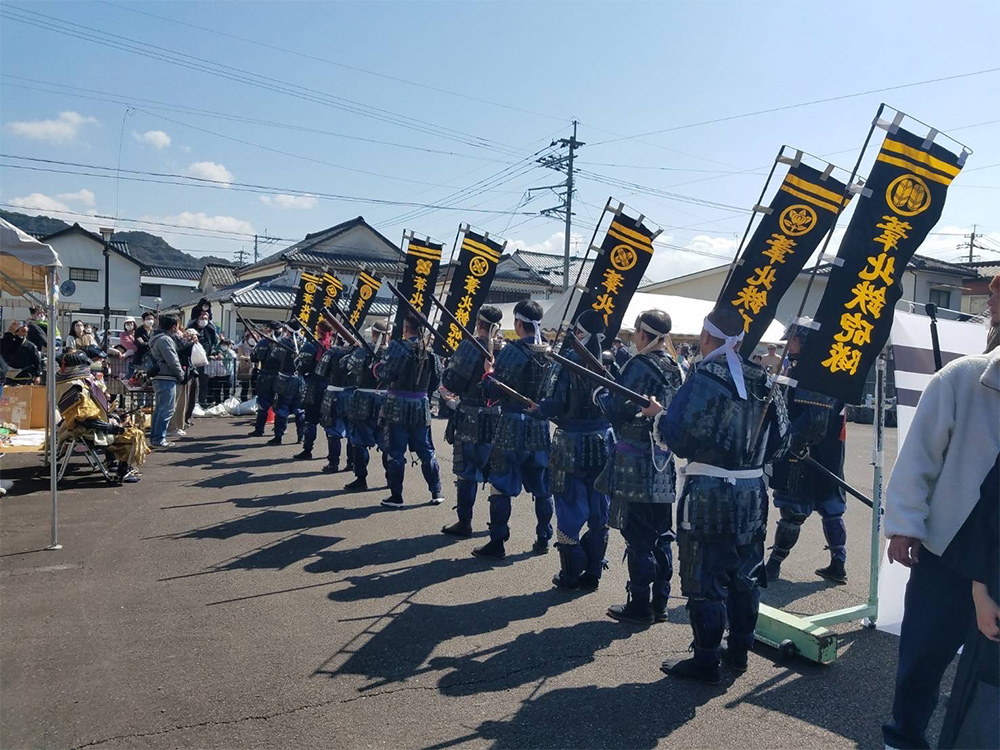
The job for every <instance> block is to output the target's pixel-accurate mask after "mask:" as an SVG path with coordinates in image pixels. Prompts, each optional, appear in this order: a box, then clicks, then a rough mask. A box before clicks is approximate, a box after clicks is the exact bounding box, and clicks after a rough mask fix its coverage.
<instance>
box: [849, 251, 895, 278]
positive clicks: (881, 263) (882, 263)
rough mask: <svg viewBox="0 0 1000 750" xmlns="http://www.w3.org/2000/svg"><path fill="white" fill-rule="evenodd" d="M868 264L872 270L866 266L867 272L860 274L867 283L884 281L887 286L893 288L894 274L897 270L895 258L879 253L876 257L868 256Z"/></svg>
mask: <svg viewBox="0 0 1000 750" xmlns="http://www.w3.org/2000/svg"><path fill="white" fill-rule="evenodd" d="M868 263H869V264H870V265H871V268H869V267H868V266H865V270H863V271H862V272H861V273H859V274H858V276H860V277H861V278H862V279H865V280H866V281H874V280H875V279H882V281H884V282H885V284H886V286H892V272H893V271H894V270H896V259H895V258H893V257H891V256H889V255H886V254H885V253H879V254H878V255H877V256H876V257H872V256H868Z"/></svg>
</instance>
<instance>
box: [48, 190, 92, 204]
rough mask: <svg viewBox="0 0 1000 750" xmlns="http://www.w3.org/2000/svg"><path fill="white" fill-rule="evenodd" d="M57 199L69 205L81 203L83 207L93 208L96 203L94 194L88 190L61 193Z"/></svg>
mask: <svg viewBox="0 0 1000 750" xmlns="http://www.w3.org/2000/svg"><path fill="white" fill-rule="evenodd" d="M56 198H58V199H59V200H61V201H66V202H67V203H79V204H81V205H83V206H93V205H94V201H95V196H94V194H93V193H92V192H91V191H89V190H87V189H86V188H83V189H82V190H77V191H76V192H75V193H60V194H59V195H57V196H56Z"/></svg>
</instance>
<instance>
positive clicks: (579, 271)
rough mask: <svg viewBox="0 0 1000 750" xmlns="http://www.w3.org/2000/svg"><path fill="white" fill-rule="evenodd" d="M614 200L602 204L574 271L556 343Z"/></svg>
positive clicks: (611, 198) (609, 198) (609, 199)
mask: <svg viewBox="0 0 1000 750" xmlns="http://www.w3.org/2000/svg"><path fill="white" fill-rule="evenodd" d="M612 200H614V198H613V197H612V196H610V195H609V196H608V200H607V201H606V202H605V204H604V210H603V211H601V215H600V216H599V217H598V219H597V224H596V225H595V226H594V233H593V234H592V235H591V237H590V242H589V243H588V244H587V251H586V252H585V253H584V255H583V260H582V261H580V267H579V268H578V269H577V271H576V281H574V282H573V286H572V287H570V288H569V289H568V290H567V291H569V299H567V300H566V307H565V309H563V314H562V317H561V318H560V319H559V330H558V331H556V340H557V341H558V339H559V336H561V335H562V332H563V328H564V327H565V326H566V324H567V323H568V322H569V321H568V320H566V316H567V315H569V308H570V307H572V305H573V295H574V294H575V293H576V290H577V289H578V288H579V286H580V277H581V276H582V275H583V269H584V268H586V267H587V261H588V260H590V251H591V249H592V248H593V247H594V241H595V240H596V239H597V232H598V231H599V230H600V228H601V222H602V221H604V215H605V214H606V213H608V211H610V210H611V201H612Z"/></svg>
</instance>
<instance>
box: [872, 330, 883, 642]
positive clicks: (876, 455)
mask: <svg viewBox="0 0 1000 750" xmlns="http://www.w3.org/2000/svg"><path fill="white" fill-rule="evenodd" d="M886 359H887V356H886V350H883V351H882V353H881V354H879V356H878V360H877V361H876V363H875V419H874V421H873V423H872V429H873V431H874V433H875V438H874V442H875V444H874V446H873V447H872V467H873V469H872V538H871V560H870V562H871V571H870V572H869V576H868V607H869V609H870V610H871V614H869V615H868V624H869V625H870V626H872V627H874V626H875V620H876V619H877V618H878V574H879V563H880V562H881V561H882V558H881V552H882V550H881V546H882V545H881V535H880V531H881V527H882V494H883V488H882V472H883V470H884V469H885V376H886V370H887V364H886Z"/></svg>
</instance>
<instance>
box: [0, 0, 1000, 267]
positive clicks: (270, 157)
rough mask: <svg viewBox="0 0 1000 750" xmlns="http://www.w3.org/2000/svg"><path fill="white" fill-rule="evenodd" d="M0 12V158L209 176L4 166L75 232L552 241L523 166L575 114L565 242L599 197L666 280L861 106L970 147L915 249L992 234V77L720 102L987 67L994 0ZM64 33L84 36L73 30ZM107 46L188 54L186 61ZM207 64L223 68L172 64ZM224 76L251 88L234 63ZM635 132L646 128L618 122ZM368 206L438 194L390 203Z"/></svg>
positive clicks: (537, 244)
mask: <svg viewBox="0 0 1000 750" xmlns="http://www.w3.org/2000/svg"><path fill="white" fill-rule="evenodd" d="M2 7H3V8H4V10H5V14H4V17H3V19H2V21H0V72H2V74H3V77H2V78H0V82H2V89H0V94H2V98H0V123H2V129H0V138H2V147H3V152H4V153H5V154H8V155H13V156H17V157H29V158H32V159H49V160H54V161H57V162H74V163H77V164H82V165H93V167H105V168H112V169H113V168H114V167H115V166H116V165H117V164H118V160H119V154H120V159H121V162H120V164H121V168H122V169H123V170H135V171H136V172H140V173H157V174H162V175H190V176H194V177H200V178H202V179H203V180H206V179H207V180H214V181H215V182H214V183H205V182H202V183H200V184H196V183H193V182H191V181H184V182H186V184H184V185H175V184H162V183H160V182H148V181H143V182H135V181H126V180H121V181H120V182H116V180H114V179H105V178H102V177H100V176H97V175H99V174H104V175H109V174H112V173H111V172H108V171H107V170H99V169H94V168H93V167H92V166H86V167H67V166H65V165H62V164H48V163H42V162H37V161H34V162H32V161H25V160H22V159H15V158H10V157H5V158H4V160H3V165H4V166H3V167H2V171H0V178H2V179H0V203H3V204H4V207H5V208H10V207H12V206H19V207H21V208H22V209H24V210H27V211H28V212H34V213H46V214H48V215H57V216H60V217H62V218H66V219H68V220H79V221H81V222H82V223H84V224H87V225H89V226H97V225H98V224H107V223H109V222H108V220H106V219H92V218H87V217H86V215H87V214H100V215H109V216H116V217H118V221H117V222H113V223H115V224H116V225H117V227H118V228H120V229H126V228H142V229H146V230H148V231H152V232H154V233H157V234H162V235H163V236H164V237H166V238H167V239H168V241H170V242H171V244H173V245H174V246H175V247H179V248H182V249H185V250H189V251H193V252H194V253H195V254H199V253H213V254H217V255H223V256H225V257H230V258H232V257H234V255H235V252H236V251H237V250H239V249H240V248H241V247H244V248H247V249H250V248H251V247H252V243H253V241H252V237H251V235H252V234H253V233H254V232H259V233H263V232H264V231H265V230H267V232H268V233H269V234H270V235H272V236H276V237H280V238H286V239H288V240H294V239H298V238H301V237H302V236H303V235H304V234H305V233H307V232H313V231H317V230H320V229H323V228H325V227H328V226H331V225H333V224H336V223H338V222H340V221H343V220H345V219H348V218H352V217H354V216H357V215H359V214H361V215H363V216H364V217H365V218H366V219H367V220H368V221H369V222H371V223H372V224H374V225H375V226H377V227H378V228H379V229H381V230H382V231H384V232H385V233H386V234H387V236H389V237H390V238H391V239H393V240H394V241H395V240H398V238H399V236H400V234H401V233H402V230H403V229H404V228H407V229H412V230H414V231H417V232H418V233H422V234H427V235H430V236H432V237H435V238H437V239H439V240H441V241H444V242H446V243H447V244H448V246H449V247H450V245H451V242H452V239H453V237H454V235H455V230H456V228H457V226H458V224H459V223H460V222H469V223H471V224H472V225H474V226H479V227H482V228H485V229H488V230H489V231H491V232H494V233H497V234H500V235H502V236H505V237H507V238H508V239H509V240H510V241H511V243H512V244H513V245H515V246H522V247H533V248H540V249H551V250H554V251H555V250H560V249H561V247H562V242H563V234H562V225H561V224H560V222H558V221H556V220H553V219H548V218H539V217H532V215H531V214H533V213H537V212H538V211H539V210H540V209H543V208H546V207H548V206H551V205H554V204H555V203H557V201H556V199H555V198H554V197H553V196H551V195H546V194H545V193H544V191H543V192H539V193H538V194H536V195H535V197H534V198H533V199H531V200H530V201H528V200H527V198H528V196H527V195H526V193H525V191H526V189H527V188H529V187H534V186H544V185H551V184H554V183H557V182H558V181H559V180H560V179H561V176H560V175H559V174H557V173H555V172H552V171H550V170H545V169H542V168H540V167H538V168H531V166H532V164H533V161H532V159H531V158H530V157H531V155H532V154H534V153H535V152H537V151H539V150H540V149H544V148H546V147H547V146H548V145H549V143H550V141H551V140H552V139H553V138H560V137H568V136H569V134H570V124H569V123H570V121H571V120H572V119H573V118H576V119H578V120H579V121H580V129H579V138H580V139H581V140H582V141H584V142H585V143H586V144H587V145H586V146H584V147H583V148H582V149H581V150H580V151H579V157H578V164H579V166H580V168H581V170H583V171H584V173H583V174H582V175H581V176H580V178H579V182H578V188H579V190H578V193H577V199H578V200H577V203H576V206H575V209H576V211H575V213H576V216H575V223H574V243H575V245H576V246H577V247H579V248H580V249H581V250H582V249H583V248H584V247H585V246H586V242H587V241H588V239H589V237H590V233H591V231H592V228H593V226H594V225H595V223H596V221H597V219H598V216H599V214H600V208H601V207H602V206H603V205H604V202H605V200H606V199H607V198H608V197H609V195H613V196H614V197H615V198H616V199H619V200H622V201H624V202H625V203H626V204H627V205H629V206H630V207H632V208H634V209H635V211H637V212H639V213H642V214H644V215H646V216H648V217H649V218H650V220H651V221H652V222H654V223H656V224H658V225H659V226H662V227H664V232H663V235H662V236H661V242H662V243H663V244H662V245H661V249H660V250H659V251H658V252H657V254H656V257H655V258H654V261H653V266H652V267H651V270H650V273H649V274H648V275H649V276H651V277H652V278H666V277H670V276H675V275H678V274H680V273H685V272H689V271H693V270H697V269H699V268H703V267H707V266H710V265H715V264H717V263H720V262H722V261H721V259H719V258H718V257H713V256H726V255H727V254H728V255H731V254H732V253H733V252H734V250H735V247H736V244H737V242H738V239H739V236H740V235H741V233H742V231H743V228H744V225H745V222H746V220H747V217H746V214H745V213H743V212H742V211H740V210H736V209H743V210H745V209H747V208H749V207H750V206H752V205H753V204H754V203H755V202H756V200H757V197H758V194H759V191H760V189H761V187H762V184H763V179H764V175H765V174H766V167H767V166H769V165H770V162H771V161H772V160H773V158H774V154H775V152H776V151H777V149H778V147H779V146H780V145H781V144H782V143H787V144H789V145H793V146H796V147H799V148H802V149H805V150H807V151H809V152H812V153H814V154H819V155H827V156H828V158H829V159H830V160H831V161H833V162H834V163H836V164H838V165H840V166H844V167H846V168H848V169H849V168H850V167H851V166H852V165H853V162H854V160H855V158H856V157H857V152H858V150H859V148H860V146H861V143H862V141H863V139H864V136H865V133H866V131H867V127H868V124H869V122H870V121H871V118H872V116H873V114H874V112H875V110H876V108H877V106H878V104H879V102H881V101H885V102H887V103H888V104H890V105H891V106H893V107H898V108H899V109H901V110H903V111H906V112H908V113H910V114H912V115H913V116H915V117H918V118H920V119H921V120H924V121H926V122H928V123H930V124H931V125H933V126H934V127H936V128H938V129H940V130H942V131H944V132H951V133H953V135H954V136H955V137H956V138H958V139H959V140H961V141H963V142H964V143H967V144H968V145H970V146H971V147H972V148H973V149H974V151H975V153H974V154H973V155H972V156H971V157H970V159H969V161H968V164H967V167H966V171H965V172H964V173H963V174H962V176H960V177H959V179H958V180H956V182H955V184H954V186H953V188H952V190H951V192H950V195H949V197H948V205H947V206H946V208H945V212H944V216H943V218H942V220H941V222H940V224H939V225H938V227H937V231H938V232H939V234H936V235H934V236H932V237H931V238H930V239H929V240H928V242H927V243H926V244H925V246H924V249H923V250H922V252H926V253H928V254H933V255H936V256H938V257H941V258H944V259H949V260H950V259H955V258H957V257H958V256H959V254H960V252H959V251H958V250H957V249H956V246H957V245H958V244H959V243H960V242H963V241H964V240H963V237H962V236H961V235H962V234H963V233H965V232H968V231H969V230H970V229H971V227H972V225H973V224H978V225H979V231H981V232H985V233H987V236H988V239H987V240H986V241H985V242H986V244H987V245H989V246H991V247H994V248H995V249H996V250H1000V220H998V219H997V212H996V206H997V197H998V193H997V190H998V189H1000V166H998V163H1000V138H998V136H1000V124H998V120H1000V107H998V84H1000V73H998V72H990V73H985V74H981V75H975V76H966V77H961V78H953V79H951V80H947V81H939V82H936V83H928V84H924V85H917V86H911V87H907V88H902V89H898V90H894V91H888V92H884V93H872V94H867V95H863V96H853V97H849V98H844V99H841V100H838V101H832V102H826V103H820V104H814V105H811V106H799V107H795V108H791V109H787V110H784V111H778V112H771V113H767V114H759V115H754V116H748V117H743V116H740V115H745V114H747V113H752V112H756V111H759V110H767V109H772V108H778V107H785V106H789V105H798V104H802V103H806V102H812V101H815V100H820V99H826V98H830V97H840V96H845V95H851V94H855V93H858V92H864V91H871V90H874V89H882V88H886V87H894V86H901V85H903V84H909V83H915V82H920V81H927V80H931V79H939V78H944V77H949V76H960V75H963V74H967V73H972V72H975V71H982V70H987V69H991V68H1000V52H998V49H997V44H996V30H997V29H998V28H1000V4H998V3H996V2H993V1H990V2H907V3H900V2H867V3H862V2H843V1H841V2H810V3H805V2H797V3H796V2H738V3H733V2H700V3H694V2H656V3H626V2H617V3H616V2H601V3H582V2H574V3H569V2H549V3H540V2H535V3H530V4H529V3H516V2H491V3H488V2H461V3H460V2H444V3H435V2H406V3H396V2H366V3H361V2H356V3H333V2H284V3H270V2H253V3H247V2H237V1H236V0H232V1H230V2H140V3H118V2H114V3H104V2H73V3H46V2H30V3H25V2H4V3H3V6H2ZM136 11H141V12H136ZM39 14H41V15H39ZM148 14H154V15H153V16H151V15H148ZM154 16H159V17H154ZM17 19H21V20H17ZM168 19H169V20H168ZM25 20H27V21H30V23H25V22H24V21H25ZM178 22H180V23H178ZM185 24H186V25H185ZM195 27H203V28H204V29H209V30H211V31H204V30H202V29H200V28H195ZM54 29H63V30H66V31H68V32H69V34H70V35H67V34H63V33H57V32H56V31H54ZM90 29H95V30H97V33H98V34H99V35H100V39H101V41H100V43H98V42H95V41H88V40H86V39H82V38H79V37H80V36H89V35H91V34H93V33H95V32H93V31H90ZM213 32H214V33H213ZM226 35H228V36H226ZM234 37H243V38H245V39H247V40H252V41H250V42H248V41H242V40H240V39H236V38H234ZM128 40H132V41H128ZM121 45H135V49H137V50H139V51H142V52H145V53H146V54H147V55H149V54H152V55H160V56H163V55H166V56H171V57H172V59H175V60H176V59H177V58H176V57H173V56H174V55H177V54H182V55H187V56H190V57H185V58H183V62H184V64H185V65H188V66H190V67H184V66H182V65H178V64H171V63H168V62H166V61H164V60H162V59H151V58H150V57H148V56H143V55H140V54H136V53H135V52H129V51H126V50H123V49H120V48H118V47H120V46H121ZM153 45H155V46H156V47H159V48H164V50H165V51H164V50H158V49H156V48H155V47H154V46H153ZM265 45H270V46H265ZM195 58H199V59H195ZM206 66H210V67H211V69H212V70H213V71H216V73H221V75H212V74H209V73H206V72H204V71H202V70H195V69H192V68H202V67H206ZM220 66H228V67H225V68H223V67H220ZM247 74H253V75H254V76H255V78H254V79H253V82H252V85H248V84H247V83H243V82H240V81H237V80H233V78H245V77H246V76H247ZM261 77H263V78H261ZM25 79H32V80H31V81H28V80H25ZM40 82H44V83H40ZM42 89H44V90H42ZM83 89H86V90H87V91H84V90H83ZM94 92H101V93H94ZM359 110H362V112H359ZM206 112H211V113H213V114H206ZM734 116H735V117H734ZM730 117H733V118H734V119H728V120H725V121H723V122H714V123H709V124H698V123H704V122H705V121H708V120H718V119H720V118H730ZM250 120H257V121H265V122H267V123H273V124H271V125H269V124H264V122H251V121H250ZM123 122H124V126H123ZM279 126H280V127H279ZM682 126H685V127H682ZM686 126H691V127H686ZM652 131H666V132H659V133H656V134H653V135H648V136H644V137H641V138H635V137H632V136H636V135H639V134H644V133H650V132H652ZM624 136H629V137H624ZM623 137H624V138H623ZM880 138H881V134H879V135H877V136H876V139H875V141H874V145H877V143H878V139H880ZM872 150H873V151H874V149H872ZM14 166H22V167H23V166H29V167H33V168H36V169H37V168H43V169H52V170H60V172H46V171H30V170H24V169H16V168H12V167H14ZM67 169H71V170H75V171H78V172H87V173H89V174H85V175H81V174H75V175H71V174H65V173H62V172H64V171H65V170H67ZM863 171H864V170H863ZM123 175H126V176H135V177H139V178H140V179H143V180H161V181H167V182H178V181H182V180H178V178H175V177H154V176H150V175H148V174H139V175H136V174H128V173H124V172H123ZM607 178H613V179H615V180H621V181H625V182H627V183H629V184H631V185H633V186H634V187H622V186H609V185H608V184H607V183H606V180H607ZM220 183H221V184H220ZM230 183H232V184H231V185H230V187H228V188H227V187H226V185H227V184H230ZM240 183H242V184H246V185H254V186H259V187H256V188H252V189H246V188H242V187H241V185H240ZM207 184H213V185H215V187H213V188H207V187H205V185H207ZM460 190H466V191H467V192H465V193H464V194H461V195H459V196H456V197H450V196H452V194H454V193H456V192H457V191H460ZM664 191H666V192H668V193H670V194H672V195H669V196H668V195H664V194H663V193H664ZM333 196H341V197H353V198H360V199H363V200H362V201H347V200H343V199H332V197H333ZM678 196H679V197H678ZM377 201H390V202H416V203H426V204H431V205H434V206H441V205H444V204H449V203H450V204H453V205H454V206H456V207H458V208H459V209H461V210H444V209H441V208H437V209H434V210H431V209H426V210H422V211H420V212H419V214H418V215H412V214H411V213H410V212H411V211H413V209H412V208H410V207H407V206H400V205H385V204H380V203H378V202H377ZM526 201H527V202H526ZM706 201H708V202H711V204H715V205H706V204H705V202H706ZM719 204H721V205H719ZM31 207H35V209H32V208H31ZM37 209H45V210H37ZM472 209H477V211H473V210H472ZM484 210H485V211H488V212H492V213H484V212H482V211H484ZM77 214H80V215H77ZM139 220H141V221H143V222H145V223H138V221H139ZM162 225H178V226H173V227H168V226H162ZM181 227H183V228H181ZM993 243H998V244H993ZM283 244H289V243H288V242H280V243H278V244H277V246H281V245H283ZM668 245H669V247H668ZM681 248H684V249H681ZM269 249H270V248H269ZM978 252H979V254H980V255H981V256H982V257H983V258H984V259H989V258H998V259H1000V252H998V253H992V252H988V251H978Z"/></svg>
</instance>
